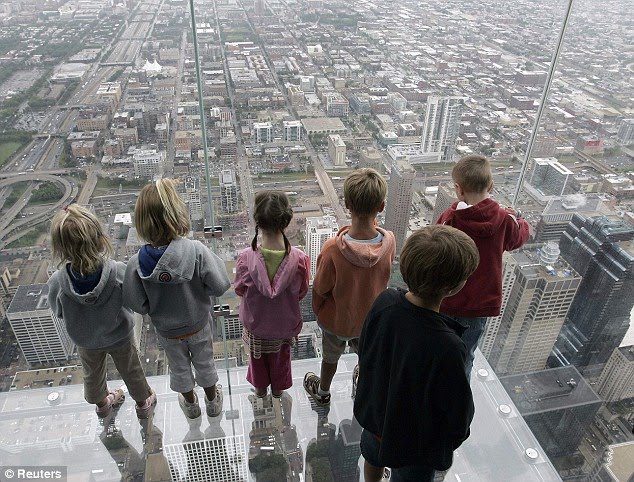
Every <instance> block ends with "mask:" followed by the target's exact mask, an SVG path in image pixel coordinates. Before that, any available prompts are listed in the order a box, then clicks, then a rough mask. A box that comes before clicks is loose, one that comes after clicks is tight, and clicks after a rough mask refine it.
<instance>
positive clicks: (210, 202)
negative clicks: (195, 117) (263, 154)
mask: <svg viewBox="0 0 634 482" xmlns="http://www.w3.org/2000/svg"><path fill="white" fill-rule="evenodd" d="M189 9H190V11H191V18H192V37H193V40H194V63H195V64H196V82H197V84H198V109H199V110H200V130H201V131H202V136H203V153H204V156H205V182H206V184H207V204H208V208H209V224H210V226H214V224H215V220H214V207H213V200H212V198H211V180H210V179H209V153H208V151H207V126H206V123H205V108H204V105H203V83H202V80H201V78H200V61H199V59H198V32H197V31H196V12H195V10H194V0H189ZM213 245H214V251H216V240H215V239H214V240H213Z"/></svg>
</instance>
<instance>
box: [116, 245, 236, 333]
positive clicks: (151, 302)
mask: <svg viewBox="0 0 634 482" xmlns="http://www.w3.org/2000/svg"><path fill="white" fill-rule="evenodd" d="M230 285H231V283H230V282H229V277H228V276H227V270H226V268H225V264H224V262H223V261H222V260H221V259H220V258H219V257H218V256H216V255H215V254H214V253H212V252H211V251H210V250H209V248H207V247H206V246H205V245H204V244H202V243H201V242H200V241H192V240H191V239H186V238H179V239H175V240H173V241H172V242H170V244H169V245H168V247H167V249H166V250H165V253H164V254H163V255H162V256H161V258H160V259H159V260H158V263H157V264H156V267H155V268H154V271H152V273H151V274H150V275H149V276H143V273H142V272H141V268H140V267H139V254H138V253H137V254H135V255H134V256H132V258H130V261H129V262H128V267H127V269H126V273H125V281H124V286H125V292H124V295H123V302H124V304H125V305H126V306H129V307H130V308H132V309H133V310H134V311H136V312H137V313H141V314H148V315H150V318H151V319H152V323H153V324H154V327H155V328H156V330H157V331H158V332H159V333H160V334H161V335H162V336H164V337H165V338H177V337H179V336H183V335H187V334H190V333H195V332H197V331H199V330H201V329H202V328H204V326H205V323H208V322H209V320H210V311H211V299H210V296H220V295H222V294H223V293H224V292H225V291H227V289H229V286H230Z"/></svg>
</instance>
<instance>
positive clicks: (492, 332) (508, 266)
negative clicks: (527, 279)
mask: <svg viewBox="0 0 634 482" xmlns="http://www.w3.org/2000/svg"><path fill="white" fill-rule="evenodd" d="M516 266H517V260H516V259H515V258H513V256H512V255H511V253H508V252H506V251H505V252H504V254H503V255H502V309H501V310H500V314H499V315H498V316H491V317H489V319H488V320H487V322H486V327H485V330H484V333H483V334H482V337H481V338H480V342H479V343H478V347H479V348H480V351H481V352H482V354H483V355H484V356H485V358H486V359H487V360H488V359H489V357H490V356H491V351H492V350H493V345H494V343H495V337H496V336H497V334H498V331H499V330H500V324H501V323H502V318H503V317H504V310H505V309H506V306H507V304H508V300H509V295H510V294H511V288H512V287H513V283H514V282H515V268H516Z"/></svg>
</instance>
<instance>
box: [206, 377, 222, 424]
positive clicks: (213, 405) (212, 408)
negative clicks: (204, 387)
mask: <svg viewBox="0 0 634 482" xmlns="http://www.w3.org/2000/svg"><path fill="white" fill-rule="evenodd" d="M205 405H206V406H207V415H208V416H209V417H217V416H218V415H220V414H221V413H222V385H218V384H216V396H215V397H214V399H213V400H208V399H207V395H205Z"/></svg>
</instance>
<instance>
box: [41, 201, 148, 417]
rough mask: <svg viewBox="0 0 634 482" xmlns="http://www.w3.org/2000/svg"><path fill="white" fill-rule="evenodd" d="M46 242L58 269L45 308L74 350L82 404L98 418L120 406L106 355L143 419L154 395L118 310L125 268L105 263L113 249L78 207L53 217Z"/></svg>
mask: <svg viewBox="0 0 634 482" xmlns="http://www.w3.org/2000/svg"><path fill="white" fill-rule="evenodd" d="M51 240H52V245H53V256H54V258H55V259H57V260H58V261H59V263H60V264H59V267H60V269H58V270H57V271H56V272H55V273H54V274H53V276H51V279H50V280H49V281H48V286H49V289H48V304H49V306H50V308H51V310H53V312H54V313H55V315H56V316H57V317H58V318H61V319H62V320H64V323H65V324H66V329H67V331H68V335H69V336H70V338H71V340H73V342H75V344H76V345H77V351H78V353H79V357H80V358H81V361H82V367H83V371H84V397H85V398H86V401H87V402H88V403H94V404H96V405H97V408H96V412H97V415H98V416H99V417H100V418H103V417H106V416H108V415H109V414H110V413H111V411H112V409H113V407H118V406H119V405H121V403H123V401H124V398H125V396H124V394H123V390H122V389H121V388H117V389H115V390H108V386H107V384H106V357H107V355H110V356H111V357H112V360H113V361H114V364H115V366H116V367H117V370H118V371H119V373H120V374H121V378H123V381H124V382H125V383H126V385H127V388H128V392H129V393H130V395H131V396H132V398H133V399H134V400H136V411H137V415H138V417H139V418H147V417H148V415H149V413H150V410H151V409H152V407H153V406H154V405H155V404H156V395H155V394H154V392H153V391H152V389H151V388H150V386H149V385H148V383H147V380H146V378H145V374H144V373H143V368H142V367H141V362H140V361H139V355H138V353H137V349H136V345H135V343H134V336H133V332H132V330H133V328H134V323H133V319H132V312H131V311H130V309H129V308H126V307H125V306H123V293H122V285H123V276H124V273H125V264H123V263H121V262H117V261H114V260H112V259H110V256H111V254H112V245H111V244H110V240H109V239H108V237H107V236H106V234H105V233H104V230H103V228H102V226H101V224H100V223H99V220H98V219H97V218H96V217H95V216H94V214H92V213H91V212H90V211H88V210H87V209H85V208H83V207H81V206H78V205H77V204H71V205H70V206H68V207H67V208H65V209H64V210H63V211H60V212H59V213H57V214H56V215H55V217H54V218H53V222H52V224H51Z"/></svg>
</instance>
